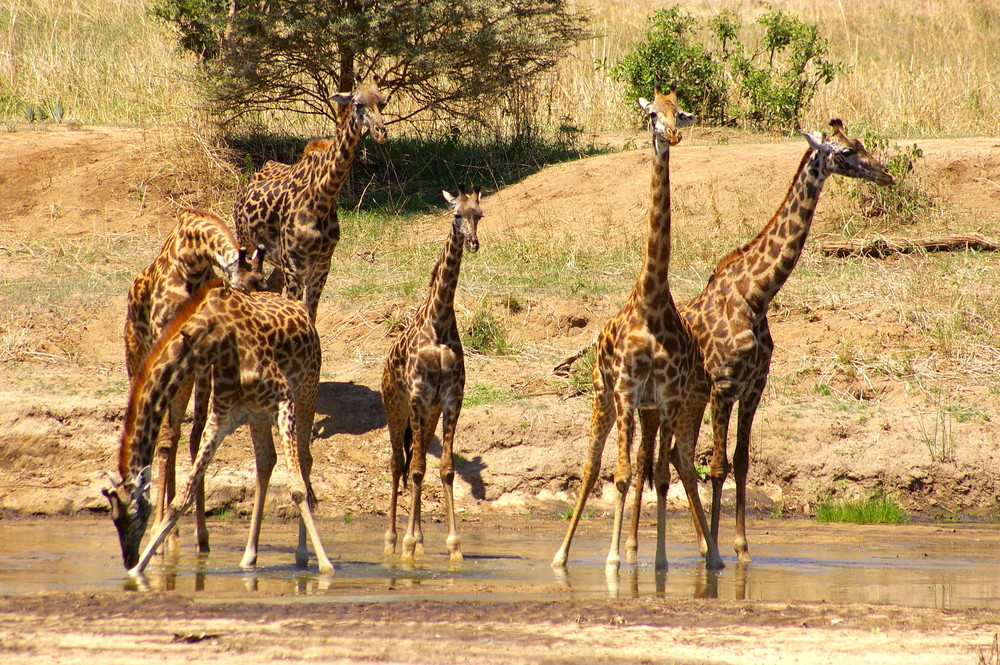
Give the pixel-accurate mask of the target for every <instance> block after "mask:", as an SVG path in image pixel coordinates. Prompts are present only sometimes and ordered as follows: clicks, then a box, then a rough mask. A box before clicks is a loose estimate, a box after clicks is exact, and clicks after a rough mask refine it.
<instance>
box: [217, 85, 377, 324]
mask: <svg viewBox="0 0 1000 665" xmlns="http://www.w3.org/2000/svg"><path fill="white" fill-rule="evenodd" d="M378 83H379V78H378V77H377V76H376V77H374V78H373V80H372V81H371V82H361V81H360V80H359V81H358V86H357V87H356V89H355V90H354V92H353V93H336V94H334V95H333V96H332V97H331V99H332V100H333V101H334V102H336V103H338V104H342V105H345V106H346V107H347V113H346V115H345V117H344V119H343V121H342V122H341V125H340V126H339V127H338V131H337V134H336V137H335V138H334V139H333V140H332V141H331V140H326V139H321V140H319V141H314V142H311V143H310V144H309V145H307V146H306V150H305V151H303V156H302V158H301V159H300V160H299V161H298V162H296V163H295V164H279V163H277V162H268V163H267V164H265V165H264V167H263V168H261V170H259V171H258V172H257V173H255V174H254V176H253V178H252V179H251V180H250V182H248V183H247V184H246V185H245V186H244V187H243V188H242V189H241V190H240V191H239V193H238V194H237V196H236V204H235V208H234V212H233V219H234V222H235V224H236V235H237V237H238V238H239V239H240V242H242V243H243V244H245V245H247V246H257V245H262V246H263V247H264V248H265V249H266V251H267V257H268V262H269V263H271V264H273V265H274V267H275V273H274V274H273V275H272V276H271V278H269V280H268V281H269V288H273V289H278V288H279V287H278V285H279V284H280V285H282V286H281V288H282V289H283V291H284V293H285V295H287V296H288V297H290V298H293V299H295V300H302V301H303V302H305V303H306V305H307V307H308V308H309V315H310V317H311V318H312V320H313V321H314V322H315V321H316V310H317V308H318V307H319V298H320V295H321V294H322V291H323V286H324V285H325V284H326V277H327V273H329V271H330V259H331V257H332V256H333V251H334V249H335V248H336V247H337V242H338V241H339V240H340V224H339V223H338V221H337V198H338V196H339V194H340V188H341V186H343V184H344V181H345V180H346V178H347V173H348V171H349V170H350V168H351V164H352V163H353V161H354V153H355V151H356V149H357V147H358V142H359V141H360V139H361V132H362V130H363V129H364V128H365V127H368V128H369V130H370V132H371V134H372V136H374V137H375V140H376V141H378V142H379V143H384V142H385V140H386V132H385V124H384V123H383V121H382V109H383V108H384V107H385V104H386V97H385V95H383V94H382V91H381V90H379V87H378Z"/></svg>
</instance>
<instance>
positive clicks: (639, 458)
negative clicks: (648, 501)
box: [625, 409, 660, 563]
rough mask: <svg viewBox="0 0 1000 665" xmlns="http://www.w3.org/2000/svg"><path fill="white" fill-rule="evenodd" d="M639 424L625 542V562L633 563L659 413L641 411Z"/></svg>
mask: <svg viewBox="0 0 1000 665" xmlns="http://www.w3.org/2000/svg"><path fill="white" fill-rule="evenodd" d="M639 423H640V424H641V425H642V441H641V442H640V444H639V450H638V452H636V456H635V468H636V478H635V498H634V501H633V503H632V523H631V525H630V527H629V533H628V539H627V540H626V541H625V561H627V562H629V563H635V562H636V560H637V559H638V556H639V518H640V516H641V514H642V488H643V487H644V486H645V484H646V481H647V480H648V481H649V482H650V483H652V481H653V446H654V445H655V444H656V433H657V431H658V430H659V429H660V413H659V411H657V410H656V409H643V410H642V411H640V412H639Z"/></svg>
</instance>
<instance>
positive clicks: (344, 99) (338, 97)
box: [330, 92, 354, 106]
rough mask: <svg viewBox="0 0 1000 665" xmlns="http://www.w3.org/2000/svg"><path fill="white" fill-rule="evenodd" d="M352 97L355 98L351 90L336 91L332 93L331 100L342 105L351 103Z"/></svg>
mask: <svg viewBox="0 0 1000 665" xmlns="http://www.w3.org/2000/svg"><path fill="white" fill-rule="evenodd" d="M352 99H354V95H352V94H351V93H349V92H335V93H333V94H332V95H330V101H332V102H336V103H337V104H340V105H341V106H347V105H348V104H350V103H351V100H352Z"/></svg>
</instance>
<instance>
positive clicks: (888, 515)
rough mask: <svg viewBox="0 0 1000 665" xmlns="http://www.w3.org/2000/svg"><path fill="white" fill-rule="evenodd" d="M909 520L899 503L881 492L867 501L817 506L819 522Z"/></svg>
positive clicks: (822, 503)
mask: <svg viewBox="0 0 1000 665" xmlns="http://www.w3.org/2000/svg"><path fill="white" fill-rule="evenodd" d="M909 519H910V517H909V515H907V514H906V512H905V511H904V510H903V509H902V507H901V506H900V505H899V504H898V503H896V502H895V501H894V500H893V499H892V498H890V497H888V496H886V495H885V494H883V493H881V492H876V493H875V494H873V495H871V496H870V497H868V498H867V499H836V500H834V499H832V498H831V499H826V500H825V501H823V502H821V503H820V504H819V505H818V506H816V520H817V521H819V522H850V523H852V524H902V523H904V522H908V521H909Z"/></svg>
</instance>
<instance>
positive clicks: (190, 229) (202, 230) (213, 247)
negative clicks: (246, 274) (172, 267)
mask: <svg viewBox="0 0 1000 665" xmlns="http://www.w3.org/2000/svg"><path fill="white" fill-rule="evenodd" d="M181 215H182V216H181V222H180V223H179V224H178V230H177V257H176V263H177V267H178V270H180V272H182V273H183V276H182V279H183V280H184V282H185V283H187V284H197V283H198V282H200V281H204V280H203V279H200V278H201V277H204V276H205V275H206V274H211V273H210V272H209V271H211V270H212V267H213V266H217V265H218V258H217V256H222V257H223V260H224V261H225V262H226V263H231V262H233V261H235V260H236V258H237V252H238V251H239V246H238V244H237V242H236V238H234V237H233V234H232V232H231V231H230V230H229V228H228V227H227V226H226V225H225V224H224V223H223V222H222V220H220V219H218V218H214V219H198V220H196V221H193V222H192V223H185V221H186V220H185V217H184V213H183V212H182V214H181ZM188 219H190V218H188ZM219 267H223V266H219Z"/></svg>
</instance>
